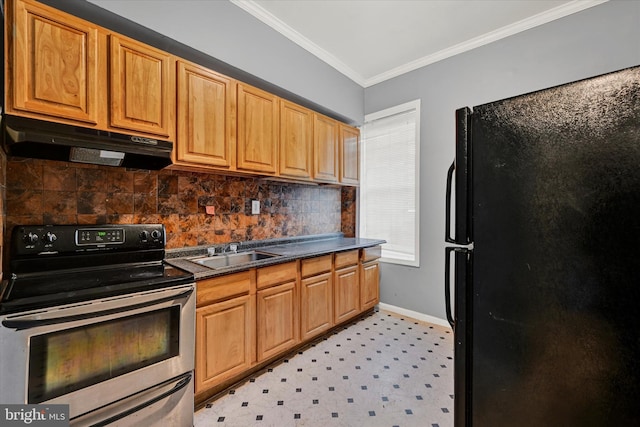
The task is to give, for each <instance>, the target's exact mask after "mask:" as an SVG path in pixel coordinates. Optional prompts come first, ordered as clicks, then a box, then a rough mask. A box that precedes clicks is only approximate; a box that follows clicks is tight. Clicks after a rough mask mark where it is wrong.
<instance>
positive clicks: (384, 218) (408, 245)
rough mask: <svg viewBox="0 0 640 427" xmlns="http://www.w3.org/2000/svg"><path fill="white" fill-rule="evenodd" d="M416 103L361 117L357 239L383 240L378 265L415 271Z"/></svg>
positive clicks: (418, 102) (418, 112) (417, 153)
mask: <svg viewBox="0 0 640 427" xmlns="http://www.w3.org/2000/svg"><path fill="white" fill-rule="evenodd" d="M419 140H420V100H416V101H412V102H408V103H406V104H402V105H398V106H397V107H393V108H389V109H386V110H383V111H379V112H377V113H372V114H368V115H367V116H365V123H364V125H363V126H362V150H361V153H362V154H361V157H362V168H361V171H362V173H361V182H360V216H359V229H360V236H363V237H371V238H376V239H377V238H380V239H385V240H386V241H387V243H385V244H384V245H383V246H382V261H386V262H392V263H397V264H406V265H411V266H415V267H418V266H419V259H420V257H419V252H418V249H419V242H420V235H419V218H420V216H419V211H418V206H419V203H418V183H419V182H420V181H419V172H420V171H419V164H420V161H419V159H420V156H419V152H420V151H419V147H420V144H419Z"/></svg>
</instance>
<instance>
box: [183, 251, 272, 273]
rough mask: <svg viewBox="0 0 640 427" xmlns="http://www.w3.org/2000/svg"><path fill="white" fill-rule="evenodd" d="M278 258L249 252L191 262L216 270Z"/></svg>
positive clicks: (208, 257)
mask: <svg viewBox="0 0 640 427" xmlns="http://www.w3.org/2000/svg"><path fill="white" fill-rule="evenodd" d="M278 256H280V255H276V254H270V253H268V252H261V251H247V252H239V253H231V254H220V255H214V256H203V257H196V258H191V259H190V260H189V261H191V262H195V263H197V264H200V265H204V266H205V267H209V268H214V269H215V268H224V267H232V266H236V265H241V264H247V263H249V262H253V261H260V260H262V259H269V258H274V257H278Z"/></svg>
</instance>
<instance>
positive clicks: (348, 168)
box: [340, 124, 360, 185]
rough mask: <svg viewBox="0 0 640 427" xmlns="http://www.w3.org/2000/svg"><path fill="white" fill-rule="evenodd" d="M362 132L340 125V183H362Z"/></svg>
mask: <svg viewBox="0 0 640 427" xmlns="http://www.w3.org/2000/svg"><path fill="white" fill-rule="evenodd" d="M359 142H360V130H359V129H358V128H354V127H351V126H347V125H343V124H340V183H341V184H349V185H358V184H359V182H360V144H359Z"/></svg>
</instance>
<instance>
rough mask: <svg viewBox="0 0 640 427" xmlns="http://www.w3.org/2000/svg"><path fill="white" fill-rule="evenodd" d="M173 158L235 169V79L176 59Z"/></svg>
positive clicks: (179, 160) (178, 160)
mask: <svg viewBox="0 0 640 427" xmlns="http://www.w3.org/2000/svg"><path fill="white" fill-rule="evenodd" d="M177 68H178V108H177V122H178V134H177V139H176V145H175V147H176V150H175V154H176V161H177V162H178V163H180V162H187V163H195V164H198V165H202V166H214V167H216V168H224V169H227V170H235V163H236V159H235V150H236V134H235V131H236V123H235V117H236V116H235V113H236V82H235V81H234V80H233V79H231V78H228V77H225V76H223V75H221V74H218V73H215V72H213V71H211V70H208V69H206V68H203V67H201V66H199V65H195V64H191V63H188V62H184V61H178V65H177Z"/></svg>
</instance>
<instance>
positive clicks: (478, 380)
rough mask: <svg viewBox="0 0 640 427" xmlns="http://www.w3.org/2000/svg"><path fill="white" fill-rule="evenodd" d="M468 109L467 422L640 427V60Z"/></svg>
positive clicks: (460, 160)
mask: <svg viewBox="0 0 640 427" xmlns="http://www.w3.org/2000/svg"><path fill="white" fill-rule="evenodd" d="M456 121H457V127H456V132H457V135H456V159H455V161H454V163H453V164H452V166H451V168H450V169H449V173H448V177H447V204H446V218H447V224H446V229H447V231H446V241H447V242H449V243H452V244H453V245H451V246H449V247H447V248H446V266H445V294H446V295H445V298H446V307H447V317H448V320H449V322H450V323H451V324H452V327H453V329H454V336H455V358H454V359H455V361H454V366H455V368H454V378H455V404H454V407H455V414H454V418H455V426H456V427H462V426H474V427H500V426H509V427H511V426H518V427H521V426H536V427H537V426H544V427H547V426H563V427H568V426H580V427H582V426H640V251H639V250H638V249H639V247H640V67H633V68H627V69H624V70H620V71H617V72H613V73H609V74H605V75H601V76H597V77H594V78H590V79H586V80H581V81H577V82H573V83H568V84H565V85H561V86H557V87H553V88H550V89H546V90H542V91H538V92H533V93H529V94H525V95H522V96H517V97H513V98H509V99H504V100H501V101H497V102H492V103H489V104H484V105H480V106H476V107H473V109H470V108H463V109H460V110H458V111H457V112H456ZM452 190H455V191H452ZM451 221H453V222H454V224H451Z"/></svg>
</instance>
